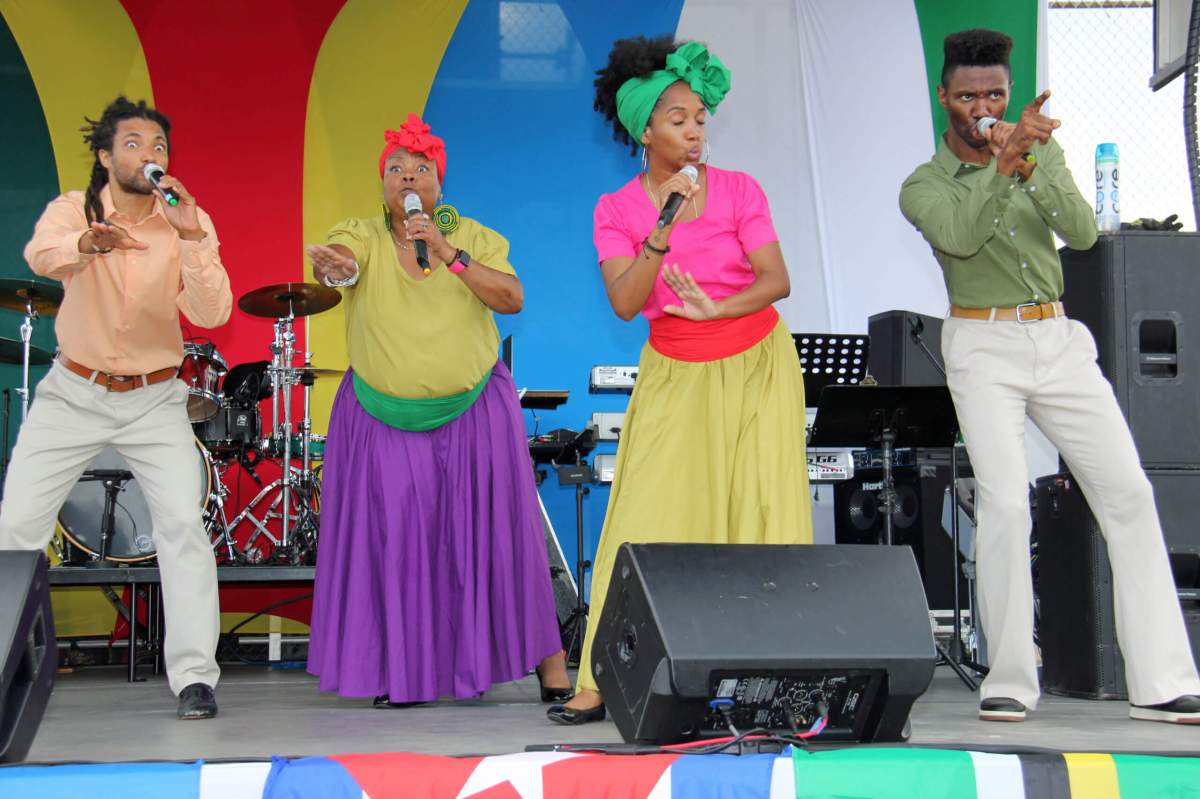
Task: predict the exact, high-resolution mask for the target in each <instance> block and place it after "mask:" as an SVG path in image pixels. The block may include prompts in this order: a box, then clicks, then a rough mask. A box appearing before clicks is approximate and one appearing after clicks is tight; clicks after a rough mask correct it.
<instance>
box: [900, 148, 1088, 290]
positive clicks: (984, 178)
mask: <svg viewBox="0 0 1200 799" xmlns="http://www.w3.org/2000/svg"><path fill="white" fill-rule="evenodd" d="M1031 152H1032V154H1033V155H1034V157H1035V158H1036V159H1037V166H1036V168H1034V170H1033V174H1032V175H1031V177H1030V178H1029V180H1021V179H1020V177H1019V176H1017V175H1016V174H1014V175H1013V176H1012V177H1005V176H1003V175H1000V174H998V173H997V172H996V159H995V158H993V159H992V160H991V163H989V164H988V165H987V166H980V165H978V164H966V163H963V162H962V161H960V160H959V159H958V156H956V155H955V154H954V153H953V152H952V151H951V150H950V146H949V145H948V144H946V141H945V139H944V138H943V139H942V141H941V142H940V144H939V145H938V150H937V154H936V155H934V157H933V158H932V159H930V160H929V161H928V162H926V163H924V164H922V165H921V166H919V167H917V169H916V171H914V172H913V173H912V174H911V175H909V177H908V179H907V180H905V181H904V185H903V186H902V187H901V188H900V211H901V212H902V213H903V214H904V217H905V218H906V219H907V220H908V221H909V222H911V223H912V224H913V225H915V226H916V228H917V230H919V231H921V235H923V236H924V237H925V240H926V241H927V242H929V245H930V246H931V247H933V254H934V257H936V258H937V261H938V263H939V264H941V267H942V275H943V277H944V278H945V281H946V291H947V293H948V294H949V295H950V302H952V303H953V304H955V305H958V306H960V307H963V308H991V307H993V306H995V307H999V308H1007V307H1012V306H1015V305H1020V304H1022V303H1027V302H1052V301H1054V300H1057V299H1058V298H1059V297H1061V296H1062V291H1063V277H1062V263H1061V262H1060V261H1059V259H1058V250H1057V249H1056V246H1055V241H1054V234H1055V233H1057V234H1058V235H1059V236H1060V237H1062V239H1063V241H1065V242H1066V243H1067V246H1068V247H1071V248H1072V249H1076V250H1086V249H1088V248H1089V247H1091V246H1092V245H1093V244H1094V243H1095V242H1096V217H1095V214H1094V213H1093V210H1092V208H1091V206H1090V205H1089V204H1088V202H1087V201H1086V200H1084V199H1083V197H1082V196H1081V195H1080V193H1079V189H1078V188H1076V186H1075V181H1074V179H1073V178H1072V177H1071V172H1070V170H1068V169H1067V165H1066V159H1065V158H1064V157H1063V151H1062V148H1061V147H1059V146H1058V143H1057V142H1056V141H1054V139H1051V140H1050V142H1049V143H1048V144H1045V145H1042V144H1035V145H1034V147H1033V150H1032V151H1031Z"/></svg>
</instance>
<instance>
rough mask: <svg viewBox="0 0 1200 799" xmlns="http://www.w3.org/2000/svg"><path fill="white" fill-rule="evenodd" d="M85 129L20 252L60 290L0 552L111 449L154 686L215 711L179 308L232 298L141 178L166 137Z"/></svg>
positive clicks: (211, 237)
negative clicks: (130, 483)
mask: <svg viewBox="0 0 1200 799" xmlns="http://www.w3.org/2000/svg"><path fill="white" fill-rule="evenodd" d="M88 121H89V123H90V125H89V127H88V128H85V130H86V131H87V133H86V135H85V136H84V139H85V141H87V142H88V144H89V145H91V149H92V152H93V153H94V154H95V156H96V160H95V163H94V165H93V167H92V177H91V182H90V183H89V185H88V188H87V191H86V192H79V191H72V192H68V193H66V194H64V195H62V196H60V197H58V198H56V199H55V200H53V201H51V203H50V204H49V205H48V206H47V207H46V210H45V212H44V213H43V214H42V217H41V219H39V220H38V222H37V226H36V227H35V228H34V234H33V240H32V241H30V242H29V244H28V245H27V246H26V247H25V260H27V261H28V262H29V266H30V268H32V269H33V271H34V272H35V273H37V274H38V275H42V276H44V277H49V278H53V279H55V280H61V281H62V282H63V285H64V288H65V290H66V296H65V298H64V299H63V305H62V308H61V309H60V310H59V314H58V319H57V321H56V324H55V333H56V334H57V337H58V344H59V349H60V352H59V355H58V359H57V360H56V362H55V363H54V366H53V367H52V368H51V369H50V372H49V374H47V375H46V377H45V378H44V379H43V380H42V382H41V383H40V384H39V385H38V387H37V399H36V400H35V401H34V403H33V406H32V408H31V409H30V412H29V418H28V420H26V422H25V423H24V424H23V425H22V427H21V433H20V436H19V437H18V438H17V444H16V447H15V449H14V451H13V459H12V464H11V466H10V467H9V471H8V478H7V480H6V482H5V485H4V503H3V506H2V508H0V549H27V550H43V549H45V547H46V544H47V543H48V542H49V540H50V537H51V536H52V535H53V533H54V523H55V519H56V517H57V515H58V511H59V509H60V508H61V507H62V504H63V502H64V501H65V500H66V498H67V495H68V493H69V492H70V490H71V488H72V487H73V486H74V485H75V483H76V482H77V481H78V479H79V477H80V475H81V474H82V473H83V471H84V469H86V468H87V466H88V464H89V463H90V462H91V461H92V459H93V458H94V457H95V456H96V454H97V453H99V452H100V450H102V449H103V448H104V447H106V446H112V447H113V448H115V449H116V450H117V451H118V452H119V453H120V454H121V455H122V456H124V458H125V459H126V461H128V463H129V469H130V471H131V472H133V474H134V477H135V478H136V479H137V482H138V485H139V487H140V488H141V490H142V492H143V493H144V494H145V497H146V502H147V504H148V505H149V507H150V513H151V517H152V519H153V522H154V531H153V536H154V544H155V548H156V550H157V553H158V566H159V569H160V571H161V575H162V588H163V604H164V610H165V613H166V622H167V632H166V643H165V646H164V656H165V660H166V669H167V678H168V681H169V684H170V687H171V690H172V691H173V692H174V693H175V694H176V695H177V696H178V697H179V706H178V715H179V718H182V719H201V718H210V717H212V716H214V715H216V712H217V703H216V697H215V696H214V694H213V688H214V687H215V686H216V684H217V678H218V677H219V676H220V670H219V669H218V667H217V663H216V647H217V636H218V634H219V632H220V619H219V607H218V602H217V580H216V566H215V562H214V560H213V554H212V548H211V546H210V543H209V540H208V536H207V534H206V533H205V530H204V525H203V522H202V519H201V511H200V508H201V499H202V498H201V496H200V485H199V481H198V480H197V479H196V448H195V443H194V439H193V435H192V428H191V425H190V424H189V422H188V416H187V397H188V393H187V386H186V385H185V384H184V383H183V381H181V380H176V379H174V378H175V377H176V374H177V373H178V368H179V365H180V363H181V362H182V360H183V339H182V335H181V333H180V327H179V311H181V310H182V311H183V312H184V313H185V314H186V315H187V317H188V319H189V320H190V321H191V322H193V323H194V324H197V325H200V326H202V327H216V326H218V325H222V324H224V323H225V322H226V321H227V320H228V319H229V312H230V309H231V308H232V304H233V296H232V294H231V293H230V290H229V277H228V275H226V273H225V267H224V266H222V265H221V259H220V255H219V253H218V243H217V236H216V232H215V231H214V230H213V226H212V221H211V220H210V219H209V217H208V214H206V213H204V211H202V210H201V209H200V208H199V207H198V206H197V205H196V200H195V199H194V198H193V197H192V196H191V194H189V193H188V191H187V189H186V188H184V186H183V185H182V184H181V183H180V182H179V181H178V180H176V179H175V178H174V177H171V176H169V175H168V176H164V177H163V178H162V179H161V181H160V184H159V185H160V186H161V187H163V188H164V189H167V190H169V191H171V192H173V193H174V194H175V195H176V196H177V197H178V203H177V204H175V205H171V204H168V203H166V202H164V201H163V199H162V197H161V196H160V195H159V194H157V193H156V192H155V189H154V187H153V186H152V185H151V184H150V182H149V181H148V180H147V179H146V177H145V176H144V174H143V169H144V168H145V167H146V165H147V164H151V163H153V164H157V165H159V166H160V167H162V169H163V171H164V172H165V171H166V169H167V162H168V152H169V139H168V136H169V134H170V130H171V125H170V122H168V121H167V118H166V117H165V116H163V115H162V114H160V113H159V112H158V111H156V110H154V109H153V108H148V107H147V106H146V104H145V102H144V101H143V102H139V103H136V104H135V103H132V102H130V101H129V100H126V99H125V98H124V97H119V98H117V99H116V100H115V101H114V102H113V103H111V104H110V105H109V106H108V107H107V108H106V109H105V110H104V113H103V115H102V116H101V117H100V120H99V121H97V122H92V121H91V120H88Z"/></svg>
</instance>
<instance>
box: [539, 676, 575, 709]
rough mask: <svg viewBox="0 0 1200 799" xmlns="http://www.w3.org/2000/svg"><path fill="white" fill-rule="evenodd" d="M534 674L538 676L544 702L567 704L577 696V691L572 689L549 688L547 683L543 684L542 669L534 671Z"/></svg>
mask: <svg viewBox="0 0 1200 799" xmlns="http://www.w3.org/2000/svg"><path fill="white" fill-rule="evenodd" d="M534 673H535V674H537V678H538V688H539V689H540V690H541V692H542V701H543V702H566V701H567V700H568V699H570V698H571V697H573V696H575V689H574V688H571V687H567V688H547V687H546V683H544V682H542V672H541V669H534Z"/></svg>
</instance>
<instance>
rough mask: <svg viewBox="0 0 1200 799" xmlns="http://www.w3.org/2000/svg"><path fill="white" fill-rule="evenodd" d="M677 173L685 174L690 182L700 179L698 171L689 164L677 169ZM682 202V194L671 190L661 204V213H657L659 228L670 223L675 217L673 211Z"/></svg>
mask: <svg viewBox="0 0 1200 799" xmlns="http://www.w3.org/2000/svg"><path fill="white" fill-rule="evenodd" d="M679 174H681V175H686V176H687V179H688V180H690V181H691V182H692V183H695V182H696V181H697V180H699V179H700V173H699V172H697V171H696V167H694V166H692V165H691V164H688V165H687V166H685V167H684V168H683V169H681V170H679ZM682 202H683V195H682V194H680V193H679V192H677V191H673V192H671V196H670V197H668V198H667V204H666V205H664V206H663V209H662V213H661V214H659V215H658V226H659V227H660V228H664V227H666V226H667V225H668V224H670V222H671V220H672V219H674V218H675V212H676V211H678V210H679V204H680V203H682Z"/></svg>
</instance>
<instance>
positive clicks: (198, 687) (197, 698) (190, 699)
mask: <svg viewBox="0 0 1200 799" xmlns="http://www.w3.org/2000/svg"><path fill="white" fill-rule="evenodd" d="M175 715H177V716H178V717H179V718H181V719H183V720H184V721H195V720H197V719H211V718H212V717H213V716H215V715H217V697H216V695H215V694H213V689H212V686H211V685H205V684H204V683H202V682H194V683H192V684H191V685H189V686H188V687H187V688H184V689H183V690H182V691H180V692H179V710H177V711H176V713H175Z"/></svg>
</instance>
